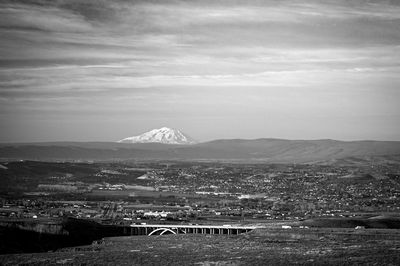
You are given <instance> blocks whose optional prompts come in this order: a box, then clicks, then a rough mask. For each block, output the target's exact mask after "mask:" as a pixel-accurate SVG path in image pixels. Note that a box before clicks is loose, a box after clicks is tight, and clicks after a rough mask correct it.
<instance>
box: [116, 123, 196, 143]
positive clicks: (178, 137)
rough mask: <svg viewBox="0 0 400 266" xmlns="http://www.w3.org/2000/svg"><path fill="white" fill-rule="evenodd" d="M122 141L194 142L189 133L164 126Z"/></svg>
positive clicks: (121, 141)
mask: <svg viewBox="0 0 400 266" xmlns="http://www.w3.org/2000/svg"><path fill="white" fill-rule="evenodd" d="M118 142H120V143H164V144H194V143H195V141H194V140H193V139H192V138H191V137H189V136H188V135H185V134H183V133H182V132H181V131H179V130H177V129H173V128H168V127H162V128H159V129H153V130H150V131H148V132H145V133H143V134H142V135H139V136H133V137H129V138H125V139H122V140H120V141H118Z"/></svg>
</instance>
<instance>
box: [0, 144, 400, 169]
mask: <svg viewBox="0 0 400 266" xmlns="http://www.w3.org/2000/svg"><path fill="white" fill-rule="evenodd" d="M386 155H389V156H391V155H400V141H369V140H366V141H347V142H345V141H336V140H285V139H256V140H242V139H239V140H237V139H234V140H229V139H223V140H214V141H209V142H203V143H198V144H190V145H185V144H163V143H116V142H62V143H55V142H52V143H36V144H35V143H30V144H11V143H10V144H4V143H3V144H0V158H5V159H38V160H42V159H46V160H64V159H65V160H128V159H134V160H141V159H144V160H151V159H154V160H170V159H173V160H250V161H251V160H254V161H260V160H262V161H265V162H277V163H285V162H290V163H292V162H297V163H307V162H315V161H330V160H335V159H342V158H347V157H356V158H361V157H370V156H386Z"/></svg>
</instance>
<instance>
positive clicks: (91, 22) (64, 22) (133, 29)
mask: <svg viewBox="0 0 400 266" xmlns="http://www.w3.org/2000/svg"><path fill="white" fill-rule="evenodd" d="M399 27H400V5H398V4H397V1H367V0H365V1H364V0H359V1H344V0H342V1H341V0H339V1H295V0H293V1H290V0H287V1H273V0H270V1H211V0H210V1H172V0H171V1H122V0H121V1H105V0H104V1H103V0H101V1H94V0H93V1H90V0H89V1H73V0H58V1H50V0H49V1H45V0H37V1H36V0H21V1H2V2H1V3H0V34H1V36H2V38H1V39H0V112H1V113H0V122H1V123H2V124H3V125H4V126H5V128H6V129H5V130H4V131H2V133H0V141H45V140H114V139H120V138H121V137H127V135H128V136H129V135H132V134H137V133H141V132H142V131H144V130H147V129H151V128H153V127H160V126H164V125H166V126H173V127H177V128H181V129H183V130H184V131H186V132H187V133H189V134H192V135H193V137H195V138H197V139H200V140H206V139H212V138H224V137H244V138H252V137H286V138H338V139H362V138H374V139H397V140H400V133H399V132H400V126H399V125H397V124H399V123H398V121H400V110H399V109H400V108H399V107H398V103H397V102H398V99H400V92H399V89H398V88H399V85H400V78H399V76H400V75H399V72H400V63H399V62H400V31H399V30H398V29H399ZM99 129H102V130H99ZM228 132H229V133H228Z"/></svg>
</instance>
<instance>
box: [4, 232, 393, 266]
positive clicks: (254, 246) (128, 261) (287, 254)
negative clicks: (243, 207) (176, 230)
mask: <svg viewBox="0 0 400 266" xmlns="http://www.w3.org/2000/svg"><path fill="white" fill-rule="evenodd" d="M399 251H400V239H399V238H398V239H397V240H396V239H395V240H380V239H368V237H367V238H366V240H364V241H360V239H357V238H346V237H344V238H343V237H339V238H329V237H320V238H319V239H317V240H309V239H307V238H306V239H303V240H296V239H293V238H291V237H290V233H289V234H287V237H283V238H281V239H280V240H276V239H273V238H270V237H267V236H265V235H263V233H257V232H252V233H249V234H246V235H239V236H226V235H163V236H154V237H149V236H132V237H112V238H106V239H104V241H102V242H101V243H94V244H92V245H89V246H82V247H75V248H66V249H62V250H59V251H57V252H51V253H36V254H18V255H2V256H0V264H2V265H17V264H20V265H21V264H33V265H49V264H64V265H98V264H102V265H104V264H105V265H350V264H351V265H399V263H400V252H399Z"/></svg>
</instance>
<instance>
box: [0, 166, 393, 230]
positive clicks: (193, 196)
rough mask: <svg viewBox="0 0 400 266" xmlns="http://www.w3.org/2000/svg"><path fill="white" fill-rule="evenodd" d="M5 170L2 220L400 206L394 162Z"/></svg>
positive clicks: (352, 211)
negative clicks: (375, 163)
mask: <svg viewBox="0 0 400 266" xmlns="http://www.w3.org/2000/svg"><path fill="white" fill-rule="evenodd" d="M1 166H2V167H1V169H0V175H1V177H2V179H3V180H5V182H4V186H3V188H2V191H1V199H0V217H2V218H3V219H17V218H30V219H41V218H52V219H57V218H62V217H74V218H81V219H92V220H96V221H100V222H102V223H112V224H129V223H155V222H158V223H159V222H164V223H176V222H179V223H192V222H196V223H198V222H201V223H217V222H227V221H228V222H229V221H231V222H241V223H243V222H245V223H260V222H261V223H262V222H265V221H274V220H304V219H310V218H318V217H364V216H373V215H379V214H382V213H385V214H388V213H398V212H399V211H400V201H399V200H398V199H399V197H400V174H399V173H400V166H399V165H398V164H391V163H390V162H389V163H386V164H382V163H380V164H379V165H374V164H354V163H353V164H347V165H346V164H331V165H329V164H324V165H318V164H261V163H258V164H243V163H227V162H219V163H218V162H213V163H209V162H172V161H171V162H118V163H82V162H48V163H46V162H35V161H17V162H3V163H1ZM28 170H29V173H27V171H28Z"/></svg>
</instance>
